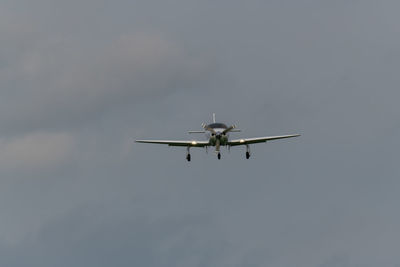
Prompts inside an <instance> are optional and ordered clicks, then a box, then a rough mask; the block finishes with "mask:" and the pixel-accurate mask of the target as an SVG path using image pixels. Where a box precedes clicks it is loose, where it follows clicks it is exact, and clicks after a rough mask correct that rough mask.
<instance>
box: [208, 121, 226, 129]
mask: <svg viewBox="0 0 400 267" xmlns="http://www.w3.org/2000/svg"><path fill="white" fill-rule="evenodd" d="M208 127H210V128H212V129H216V128H222V129H226V128H228V127H227V126H226V125H225V124H223V123H218V122H217V123H211V124H209V125H208Z"/></svg>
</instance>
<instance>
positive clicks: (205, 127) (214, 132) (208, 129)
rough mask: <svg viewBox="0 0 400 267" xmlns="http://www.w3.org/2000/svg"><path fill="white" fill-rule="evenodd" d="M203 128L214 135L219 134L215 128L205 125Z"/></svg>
mask: <svg viewBox="0 0 400 267" xmlns="http://www.w3.org/2000/svg"><path fill="white" fill-rule="evenodd" d="M201 126H203V128H204V130H206V131H210V132H211V133H212V134H214V135H216V134H217V132H216V131H215V130H214V129H213V128H211V127H210V126H208V125H207V124H205V123H203V124H202V125H201Z"/></svg>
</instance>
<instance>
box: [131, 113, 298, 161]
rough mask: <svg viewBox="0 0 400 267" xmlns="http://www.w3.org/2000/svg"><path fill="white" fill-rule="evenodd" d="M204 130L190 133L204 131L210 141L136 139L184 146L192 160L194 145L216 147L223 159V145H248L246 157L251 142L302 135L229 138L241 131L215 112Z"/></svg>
mask: <svg viewBox="0 0 400 267" xmlns="http://www.w3.org/2000/svg"><path fill="white" fill-rule="evenodd" d="M202 127H203V129H204V130H202V131H189V132H188V133H189V134H193V133H204V134H206V136H207V139H208V141H178V140H135V142H137V143H150V144H164V145H169V146H183V147H186V149H187V154H186V160H187V161H190V160H191V156H190V148H192V147H203V148H206V150H207V148H208V147H209V146H214V147H215V153H216V154H217V158H218V159H221V149H220V148H221V146H226V147H228V149H229V148H230V147H231V146H241V145H244V146H246V159H249V158H250V146H249V145H250V144H256V143H265V142H267V141H271V140H276V139H284V138H291V137H297V136H300V134H292V135H279V136H267V137H255V138H242V139H234V140H229V133H230V132H240V130H239V129H236V125H232V126H229V127H228V126H226V125H225V124H223V123H218V122H216V121H215V113H214V114H213V123H211V124H205V123H203V124H202Z"/></svg>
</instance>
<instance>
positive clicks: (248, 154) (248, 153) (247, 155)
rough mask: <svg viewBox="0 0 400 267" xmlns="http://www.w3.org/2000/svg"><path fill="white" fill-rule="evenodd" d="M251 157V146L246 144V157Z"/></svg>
mask: <svg viewBox="0 0 400 267" xmlns="http://www.w3.org/2000/svg"><path fill="white" fill-rule="evenodd" d="M249 158H250V147H249V145H246V159H249Z"/></svg>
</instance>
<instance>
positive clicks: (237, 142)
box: [228, 134, 300, 146]
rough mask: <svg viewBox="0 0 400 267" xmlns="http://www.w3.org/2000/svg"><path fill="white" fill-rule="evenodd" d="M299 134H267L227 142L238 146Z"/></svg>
mask: <svg viewBox="0 0 400 267" xmlns="http://www.w3.org/2000/svg"><path fill="white" fill-rule="evenodd" d="M297 136H300V135H299V134H292V135H279V136H267V137H256V138H242V139H236V140H231V141H229V142H228V145H229V146H240V145H248V144H255V143H263V142H267V141H270V140H276V139H284V138H291V137H297Z"/></svg>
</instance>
